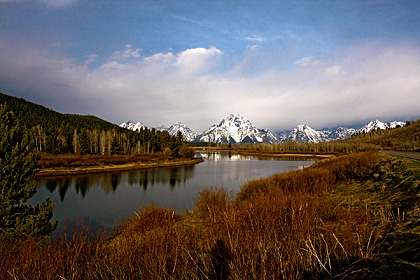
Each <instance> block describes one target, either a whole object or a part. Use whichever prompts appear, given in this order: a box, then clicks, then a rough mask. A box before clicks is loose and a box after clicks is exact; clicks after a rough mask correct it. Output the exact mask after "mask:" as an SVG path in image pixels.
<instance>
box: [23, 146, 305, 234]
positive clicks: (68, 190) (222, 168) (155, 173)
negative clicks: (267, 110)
mask: <svg viewBox="0 0 420 280" xmlns="http://www.w3.org/2000/svg"><path fill="white" fill-rule="evenodd" d="M197 155H198V156H201V157H202V158H203V159H204V162H203V163H200V164H197V165H194V166H186V167H177V168H155V169H143V170H132V171H122V172H110V173H101V174H86V175H73V176H57V177H47V178H40V179H39V180H38V192H37V193H36V194H35V196H34V197H33V198H31V200H30V201H29V202H28V203H30V204H38V203H42V202H43V201H45V199H46V198H47V197H51V199H52V201H53V202H54V203H55V204H56V206H55V208H54V218H53V219H54V220H58V221H59V222H60V221H63V220H68V221H74V220H76V221H77V220H90V221H93V222H95V223H103V224H104V225H105V226H107V227H112V226H113V225H114V223H115V220H116V219H125V218H128V217H130V216H132V215H133V213H134V211H137V210H138V208H139V207H141V206H145V205H148V204H151V203H155V204H157V205H159V206H162V207H170V208H173V209H174V210H176V211H179V212H183V211H185V210H186V209H193V208H194V200H195V199H196V197H197V195H198V194H199V192H201V191H202V190H203V189H204V188H208V187H224V188H225V189H226V190H227V191H230V192H233V193H236V192H237V191H238V190H239V187H240V186H241V185H242V184H244V183H246V182H247V181H249V180H252V179H257V178H261V177H267V176H270V175H272V174H274V173H278V172H287V171H290V170H296V169H301V168H304V167H307V166H309V165H311V164H312V163H313V161H310V160H307V159H301V158H300V159H293V160H286V159H285V158H263V159H262V160H256V157H253V156H240V155H237V154H234V153H232V152H224V153H220V152H199V153H197ZM59 226H60V223H59Z"/></svg>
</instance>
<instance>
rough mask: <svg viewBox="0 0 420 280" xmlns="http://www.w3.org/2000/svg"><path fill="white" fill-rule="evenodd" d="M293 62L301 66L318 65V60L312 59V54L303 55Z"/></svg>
mask: <svg viewBox="0 0 420 280" xmlns="http://www.w3.org/2000/svg"><path fill="white" fill-rule="evenodd" d="M295 64H298V65H303V66H306V65H318V64H319V61H318V60H314V59H313V58H312V56H305V57H303V58H302V59H299V60H298V61H296V62H295Z"/></svg>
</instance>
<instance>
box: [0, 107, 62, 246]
mask: <svg viewBox="0 0 420 280" xmlns="http://www.w3.org/2000/svg"><path fill="white" fill-rule="evenodd" d="M38 160H39V156H38V155H37V154H35V153H34V152H33V146H32V145H31V142H30V140H29V133H28V131H27V130H25V129H24V128H23V127H22V126H21V124H20V123H19V121H16V120H15V118H14V115H13V113H12V112H6V109H5V106H0V240H3V241H14V240H17V239H19V238H24V237H29V236H35V237H36V238H37V239H38V240H41V239H44V238H46V237H48V236H49V235H50V234H51V232H52V231H53V230H54V229H55V228H56V222H50V219H51V218H52V209H53V207H54V204H52V203H51V200H50V199H47V201H46V202H44V203H42V204H41V205H36V206H31V205H28V204H25V202H27V200H28V199H29V198H31V197H32V196H33V195H34V194H35V192H36V185H35V181H34V180H33V177H34V175H35V173H36V172H37V171H38Z"/></svg>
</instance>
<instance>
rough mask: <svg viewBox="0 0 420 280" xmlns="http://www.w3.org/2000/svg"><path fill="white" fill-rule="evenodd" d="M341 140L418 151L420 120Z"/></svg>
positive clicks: (383, 147)
mask: <svg viewBox="0 0 420 280" xmlns="http://www.w3.org/2000/svg"><path fill="white" fill-rule="evenodd" d="M341 142H342V143H348V144H357V143H364V144H368V145H376V146H378V147H380V148H381V149H393V150H402V151H418V150H419V149H420V120H417V121H407V122H406V124H405V126H402V127H396V128H392V129H378V130H375V131H371V132H369V133H359V134H357V135H354V136H352V137H350V138H348V139H345V140H342V141H341Z"/></svg>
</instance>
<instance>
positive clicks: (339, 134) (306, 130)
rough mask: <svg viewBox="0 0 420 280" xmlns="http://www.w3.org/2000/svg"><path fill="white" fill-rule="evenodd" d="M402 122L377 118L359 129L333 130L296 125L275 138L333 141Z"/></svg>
mask: <svg viewBox="0 0 420 280" xmlns="http://www.w3.org/2000/svg"><path fill="white" fill-rule="evenodd" d="M404 125H405V123H404V122H398V121H394V122H390V123H384V122H381V121H379V120H375V121H371V122H369V123H368V124H366V125H365V126H363V127H362V128H360V129H354V128H348V127H342V126H340V127H338V128H336V129H335V130H329V129H327V130H319V131H318V130H314V129H312V128H311V127H310V126H307V125H298V126H297V127H296V128H294V129H293V130H291V131H288V132H287V131H286V132H285V131H282V132H280V133H278V134H277V138H278V139H279V141H280V142H285V141H297V142H300V143H320V142H326V141H333V140H339V139H346V138H349V137H350V136H352V135H353V134H356V133H363V132H365V133H367V132H370V131H373V130H377V129H387V128H395V127H398V126H404Z"/></svg>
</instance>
